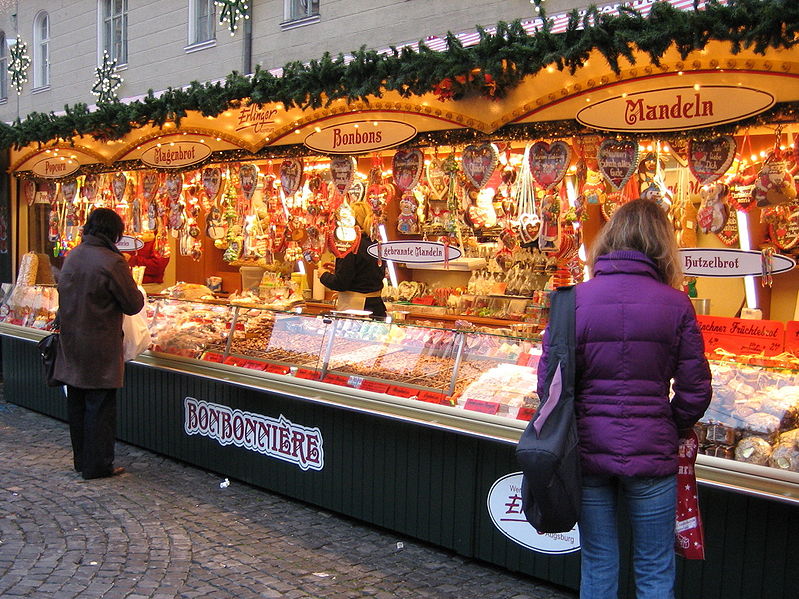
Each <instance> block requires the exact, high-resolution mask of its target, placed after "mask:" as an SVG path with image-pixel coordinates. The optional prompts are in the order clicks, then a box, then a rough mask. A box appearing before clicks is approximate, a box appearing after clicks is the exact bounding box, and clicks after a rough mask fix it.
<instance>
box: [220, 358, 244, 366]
mask: <svg viewBox="0 0 799 599" xmlns="http://www.w3.org/2000/svg"><path fill="white" fill-rule="evenodd" d="M243 362H244V360H242V359H241V358H237V357H235V356H228V357H227V358H225V361H224V362H223V364H230V365H231V366H242V365H243V364H242V363H243Z"/></svg>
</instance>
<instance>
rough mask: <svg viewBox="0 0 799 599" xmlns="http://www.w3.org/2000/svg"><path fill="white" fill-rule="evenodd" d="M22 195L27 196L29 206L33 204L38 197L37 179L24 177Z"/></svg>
mask: <svg viewBox="0 0 799 599" xmlns="http://www.w3.org/2000/svg"><path fill="white" fill-rule="evenodd" d="M22 197H24V198H25V201H26V202H27V203H28V206H33V201H34V200H35V199H36V181H34V180H33V179H23V181H22Z"/></svg>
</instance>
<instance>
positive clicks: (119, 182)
mask: <svg viewBox="0 0 799 599" xmlns="http://www.w3.org/2000/svg"><path fill="white" fill-rule="evenodd" d="M127 185H128V178H127V177H126V176H125V173H117V174H116V175H114V178H113V179H111V191H112V192H113V193H114V197H115V198H116V200H117V202H121V201H122V198H123V197H125V187H127Z"/></svg>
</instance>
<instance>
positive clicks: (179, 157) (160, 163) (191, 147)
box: [141, 141, 211, 168]
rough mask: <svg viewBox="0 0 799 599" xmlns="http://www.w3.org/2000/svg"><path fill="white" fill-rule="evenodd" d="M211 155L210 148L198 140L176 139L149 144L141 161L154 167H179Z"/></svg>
mask: <svg viewBox="0 0 799 599" xmlns="http://www.w3.org/2000/svg"><path fill="white" fill-rule="evenodd" d="M210 155H211V148H209V147H208V146H207V145H205V144H204V143H202V142H199V141H176V142H171V143H160V144H156V145H154V146H150V147H149V148H147V149H146V150H144V151H143V152H142V153H141V161H142V162H143V163H144V164H146V165H147V166H152V167H154V168H181V167H184V166H189V165H191V164H196V163H198V162H201V161H203V160H205V159H206V158H208V157H209V156H210Z"/></svg>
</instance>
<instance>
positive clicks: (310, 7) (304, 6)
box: [284, 0, 319, 21]
mask: <svg viewBox="0 0 799 599" xmlns="http://www.w3.org/2000/svg"><path fill="white" fill-rule="evenodd" d="M284 14H285V15H286V21H298V20H300V19H307V18H308V17H316V16H319V0H285V13H284Z"/></svg>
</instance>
